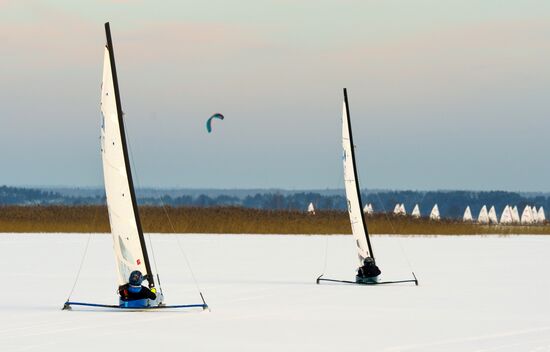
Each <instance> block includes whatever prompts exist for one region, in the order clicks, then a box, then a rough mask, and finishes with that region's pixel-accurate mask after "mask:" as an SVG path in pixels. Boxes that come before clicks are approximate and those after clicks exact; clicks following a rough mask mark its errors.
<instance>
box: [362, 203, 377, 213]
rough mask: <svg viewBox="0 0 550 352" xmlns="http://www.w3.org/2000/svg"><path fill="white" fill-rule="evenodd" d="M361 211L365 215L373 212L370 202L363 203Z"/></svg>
mask: <svg viewBox="0 0 550 352" xmlns="http://www.w3.org/2000/svg"><path fill="white" fill-rule="evenodd" d="M363 212H364V213H365V214H367V215H371V214H373V213H374V209H373V207H372V203H369V204H367V205H365V207H364V208H363Z"/></svg>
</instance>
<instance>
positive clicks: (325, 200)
mask: <svg viewBox="0 0 550 352" xmlns="http://www.w3.org/2000/svg"><path fill="white" fill-rule="evenodd" d="M75 193H77V192H75ZM136 193H137V196H138V203H139V204H140V205H151V206H160V205H166V206H172V207H180V206H185V207H199V208H204V207H244V208H252V209H264V210H289V211H290V210H291V211H304V210H305V209H306V208H307V206H308V204H309V203H310V202H311V203H313V204H314V206H315V208H316V209H317V210H325V211H329V210H335V211H342V210H345V209H346V199H345V196H344V192H343V191H342V192H341V194H334V192H331V193H329V194H322V193H321V192H300V191H296V192H284V193H282V192H266V193H257V194H255V195H246V196H242V197H238V196H234V195H224V194H220V195H216V196H208V195H205V194H201V195H198V196H191V195H178V196H172V195H170V194H161V195H159V196H147V197H142V196H140V190H139V189H138V190H137V191H136ZM363 202H364V203H365V204H367V203H372V205H373V207H374V211H375V212H391V211H393V208H394V206H395V204H396V203H404V204H405V208H406V210H407V212H408V213H410V212H411V211H412V208H413V207H414V205H415V204H419V206H420V211H421V214H422V215H423V216H427V215H428V214H429V212H430V211H431V209H432V207H433V206H434V204H436V203H437V204H438V206H439V211H440V214H441V216H442V217H444V218H453V219H458V218H461V217H462V215H463V214H464V210H465V208H466V206H468V205H469V206H470V208H471V210H472V214H473V215H474V217H477V214H478V213H479V211H480V209H481V207H482V206H483V205H487V206H489V207H490V206H493V205H494V206H495V208H496V210H497V215H498V216H500V213H501V212H502V210H503V209H504V207H505V206H506V205H517V206H518V209H519V210H520V212H521V210H523V208H524V207H525V205H530V206H536V207H541V206H543V207H544V208H545V209H550V197H549V196H547V195H545V194H532V195H522V194H520V193H517V192H504V191H483V192H478V191H428V192H424V191H371V192H364V193H363ZM104 204H105V196H104V195H102V196H100V195H95V196H78V195H64V194H61V193H58V192H55V191H49V190H41V189H31V188H18V187H8V186H1V187H0V205H73V206H74V205H104Z"/></svg>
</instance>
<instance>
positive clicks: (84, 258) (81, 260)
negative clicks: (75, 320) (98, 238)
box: [67, 233, 92, 301]
mask: <svg viewBox="0 0 550 352" xmlns="http://www.w3.org/2000/svg"><path fill="white" fill-rule="evenodd" d="M91 239H92V233H89V234H88V240H87V241H86V247H85V248H84V253H83V254H82V259H80V265H79V266H78V271H77V272H76V277H75V279H74V283H73V287H72V288H71V291H70V292H69V295H68V296H67V301H70V300H71V296H72V295H73V292H74V290H75V288H76V284H77V282H78V278H79V277H80V272H81V271H82V267H83V266H84V261H85V260H86V255H87V254H88V247H90V240H91Z"/></svg>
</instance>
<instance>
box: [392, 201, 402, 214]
mask: <svg viewBox="0 0 550 352" xmlns="http://www.w3.org/2000/svg"><path fill="white" fill-rule="evenodd" d="M400 212H401V204H399V203H397V204H396V205H395V207H393V214H394V215H399V213H400Z"/></svg>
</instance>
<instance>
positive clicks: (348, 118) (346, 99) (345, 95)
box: [344, 88, 374, 259]
mask: <svg viewBox="0 0 550 352" xmlns="http://www.w3.org/2000/svg"><path fill="white" fill-rule="evenodd" d="M344 103H345V105H346V118H347V120H348V132H349V142H350V144H351V161H352V163H353V173H354V175H353V176H354V178H355V188H356V192H357V198H358V199H359V208H360V209H361V211H360V213H361V222H362V223H363V228H364V229H365V237H366V239H367V246H368V247H369V254H370V256H371V258H372V259H374V253H373V251H372V246H371V244H370V238H369V231H368V229H367V223H366V221H365V214H364V212H363V201H362V200H361V189H360V188H359V178H358V177H357V165H356V164H355V144H353V133H352V131H351V117H350V114H349V104H348V92H347V90H346V88H344Z"/></svg>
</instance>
